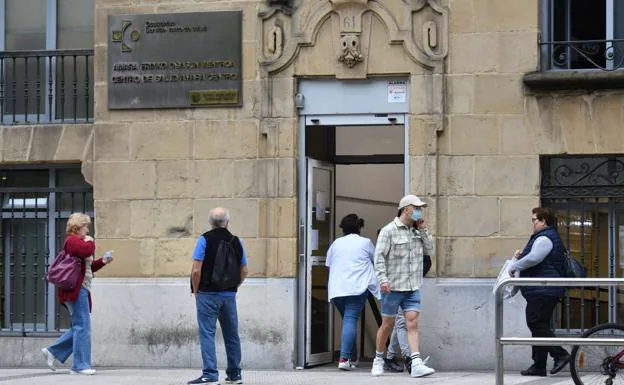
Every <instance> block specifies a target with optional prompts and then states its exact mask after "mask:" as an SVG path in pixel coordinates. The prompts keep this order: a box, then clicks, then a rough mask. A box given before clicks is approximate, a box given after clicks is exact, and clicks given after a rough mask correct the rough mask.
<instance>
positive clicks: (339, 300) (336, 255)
mask: <svg viewBox="0 0 624 385" xmlns="http://www.w3.org/2000/svg"><path fill="white" fill-rule="evenodd" d="M340 227H341V228H342V231H343V233H344V236H343V237H340V238H338V239H336V240H335V241H334V242H333V243H332V244H331V246H330V247H329V251H328V252H327V259H326V261H325V265H326V266H327V267H329V282H328V283H327V289H328V292H329V301H330V302H331V303H333V304H334V305H335V306H336V308H337V309H338V311H339V312H340V315H341V316H342V336H341V340H340V360H339V362H338V368H339V369H342V370H352V369H354V368H355V367H356V366H357V352H356V346H355V345H356V344H355V334H356V330H357V321H358V319H359V318H360V313H361V312H362V309H363V307H364V303H366V299H367V298H368V292H369V291H370V292H371V293H372V294H373V295H374V296H375V297H377V298H379V297H380V295H379V285H378V284H377V278H376V276H375V271H374V269H373V258H374V255H375V246H373V243H372V242H371V241H370V239H368V238H364V237H361V236H360V229H361V228H362V227H364V220H362V219H361V218H359V217H358V216H357V215H356V214H349V215H347V216H346V217H344V218H342V221H341V222H340Z"/></svg>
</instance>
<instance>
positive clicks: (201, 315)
mask: <svg viewBox="0 0 624 385" xmlns="http://www.w3.org/2000/svg"><path fill="white" fill-rule="evenodd" d="M195 302H196V304H197V323H198V324H199V345H200V347H201V354H202V361H203V363H204V368H203V371H202V373H203V374H202V377H205V378H207V379H208V380H209V381H213V382H216V381H219V371H218V370H217V352H216V347H215V333H216V331H217V320H219V324H220V325H221V332H222V334H223V343H224V345H225V353H226V354H227V369H226V371H225V373H226V374H227V375H228V377H230V378H236V377H238V376H240V375H241V368H240V362H241V344H240V338H239V336H238V315H237V313H236V297H234V296H231V297H224V296H221V295H219V294H217V293H208V292H201V291H200V292H199V293H198V294H197V296H196V297H195Z"/></svg>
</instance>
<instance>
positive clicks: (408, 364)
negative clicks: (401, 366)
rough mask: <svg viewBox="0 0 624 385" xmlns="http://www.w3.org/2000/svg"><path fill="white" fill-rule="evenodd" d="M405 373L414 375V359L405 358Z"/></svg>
mask: <svg viewBox="0 0 624 385" xmlns="http://www.w3.org/2000/svg"><path fill="white" fill-rule="evenodd" d="M405 371H406V372H407V374H410V375H411V373H412V359H411V358H409V357H407V358H405Z"/></svg>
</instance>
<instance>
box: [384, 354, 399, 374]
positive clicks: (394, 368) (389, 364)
mask: <svg viewBox="0 0 624 385" xmlns="http://www.w3.org/2000/svg"><path fill="white" fill-rule="evenodd" d="M384 371H386V372H390V373H401V372H402V371H403V365H401V364H400V363H399V360H398V359H397V358H396V357H392V358H390V359H387V358H386V359H385V360H384Z"/></svg>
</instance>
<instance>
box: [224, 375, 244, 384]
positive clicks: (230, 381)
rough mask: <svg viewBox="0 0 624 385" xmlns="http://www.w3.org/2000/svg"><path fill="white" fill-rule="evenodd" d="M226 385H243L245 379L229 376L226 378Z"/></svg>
mask: <svg viewBox="0 0 624 385" xmlns="http://www.w3.org/2000/svg"><path fill="white" fill-rule="evenodd" d="M225 383H226V384H242V383H243V377H241V376H236V377H230V376H227V377H226V378H225Z"/></svg>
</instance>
